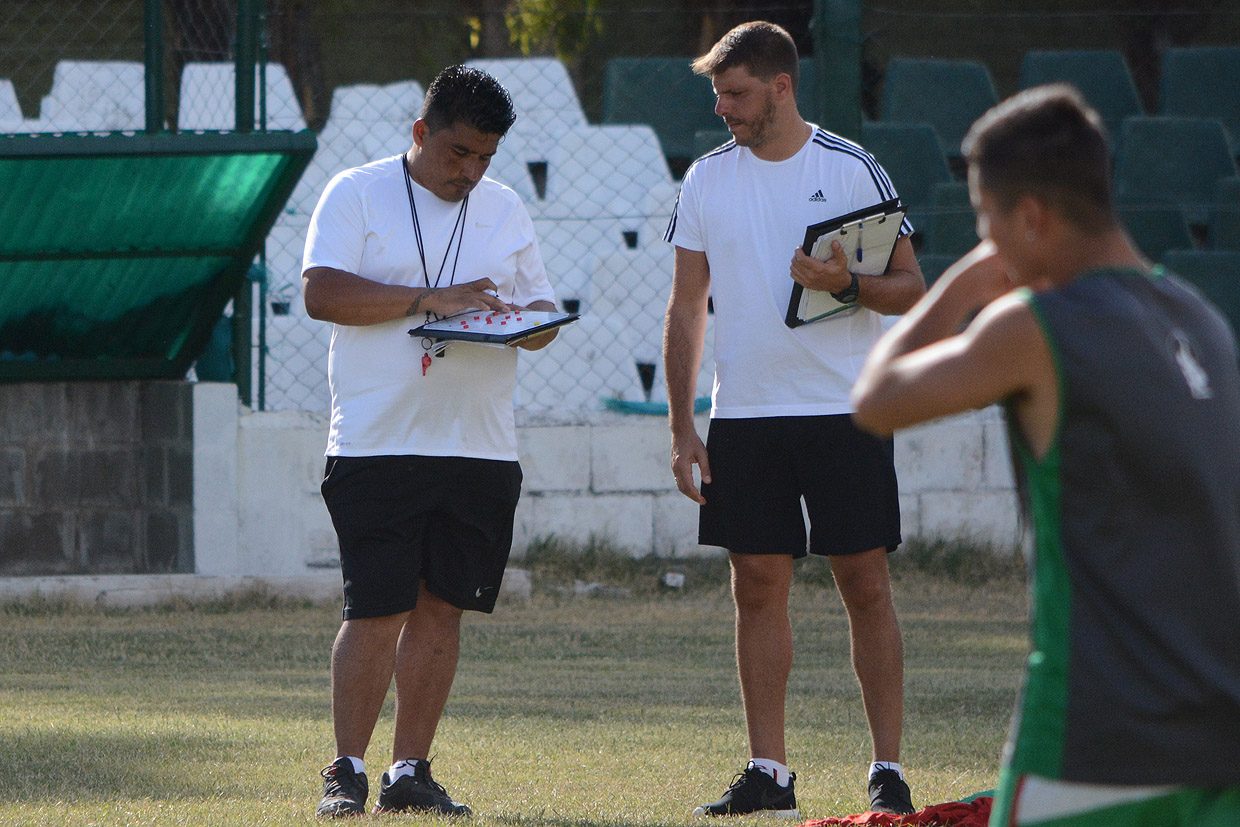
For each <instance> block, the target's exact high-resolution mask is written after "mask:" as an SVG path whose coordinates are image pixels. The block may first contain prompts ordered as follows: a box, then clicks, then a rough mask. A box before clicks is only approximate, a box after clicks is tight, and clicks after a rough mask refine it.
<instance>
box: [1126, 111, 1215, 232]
mask: <svg viewBox="0 0 1240 827" xmlns="http://www.w3.org/2000/svg"><path fill="white" fill-rule="evenodd" d="M1235 174H1236V162H1235V159H1233V158H1232V156H1231V151H1230V150H1229V149H1228V146H1227V134H1226V133H1225V132H1224V131H1223V127H1222V124H1220V123H1219V122H1218V121H1216V120H1209V119H1206V118H1169V117H1161V116H1155V117H1137V118H1127V119H1126V120H1125V121H1124V125H1123V127H1122V128H1121V130H1120V139H1119V146H1118V148H1117V150H1116V155H1115V194H1116V196H1117V198H1118V199H1119V201H1120V202H1121V203H1125V202H1126V203H1141V202H1147V203H1157V202H1160V201H1170V202H1171V203H1173V204H1175V205H1176V206H1178V207H1179V208H1180V209H1181V210H1183V212H1184V217H1185V218H1187V219H1188V223H1189V224H1190V225H1202V226H1204V225H1205V224H1206V223H1207V222H1208V221H1209V214H1210V204H1211V203H1213V201H1214V184H1215V182H1216V181H1218V179H1219V178H1224V177H1231V176H1234V175H1235Z"/></svg>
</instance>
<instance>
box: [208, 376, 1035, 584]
mask: <svg viewBox="0 0 1240 827" xmlns="http://www.w3.org/2000/svg"><path fill="white" fill-rule="evenodd" d="M193 412H194V416H193V423H194V508H195V520H194V545H195V548H196V549H197V555H196V559H197V565H196V571H197V572H198V573H199V574H207V575H214V576H221V577H236V576H261V577H272V578H279V577H297V576H306V575H313V576H321V575H323V574H327V573H329V572H330V571H331V570H332V569H333V568H334V567H335V565H336V562H335V560H336V541H335V534H334V532H333V530H332V526H331V521H330V519H329V518H328V515H327V510H326V508H325V507H324V506H323V502H322V499H321V498H320V496H319V491H318V485H319V480H320V479H321V477H322V472H323V448H324V445H325V444H326V436H327V418H326V416H320V415H315V414H308V413H295V412H280V413H257V414H256V413H250V412H248V411H246V412H243V411H242V409H241V408H239V406H238V404H237V401H236V393H235V389H234V388H233V387H232V386H231V385H217V384H211V383H199V384H198V385H196V386H195V387H194V404H193ZM706 424H707V420H706V417H705V415H702V416H701V417H699V422H698V425H699V430H700V431H701V432H702V433H705V430H706ZM518 437H519V440H520V450H521V457H522V461H521V462H522V467H523V469H524V471H525V484H524V487H523V493H522V498H521V503H520V505H519V506H518V509H517V519H516V532H515V540H514V557H516V558H517V559H519V558H520V557H521V555H522V554H523V552H524V550H525V547H526V546H527V545H528V544H529V542H530V541H531V540H533V539H535V538H537V537H540V536H546V535H549V534H555V535H557V536H560V537H564V538H569V539H574V540H587V539H589V538H590V536H591V535H597V536H600V537H605V538H607V539H608V540H609V541H611V542H612V543H614V544H615V545H618V546H620V547H623V548H627V549H629V550H630V551H631V552H632V553H633V554H635V555H646V554H657V555H661V556H676V555H691V554H701V553H717V551H718V550H717V549H711V548H706V547H702V546H698V545H697V543H696V540H695V536H696V531H697V507H696V506H695V505H694V504H693V503H691V502H690V501H689V500H687V499H685V498H684V497H683V496H682V495H681V494H680V493H679V492H678V491H676V488H675V485H674V484H673V482H672V478H671V472H670V470H669V467H668V433H667V425H666V422H665V420H664V419H663V418H662V417H637V416H624V415H620V414H613V413H606V412H599V413H597V414H591V415H589V416H586V417H583V418H581V419H579V420H575V421H571V422H560V421H548V420H545V419H532V418H531V419H527V420H525V421H519V425H518ZM896 463H897V471H898V473H899V476H900V487H901V495H900V503H901V511H902V515H903V520H904V535H905V537H906V538H909V537H917V536H921V537H935V536H941V537H948V538H956V537H968V538H971V539H975V540H979V541H983V542H991V543H995V544H998V545H1001V546H1007V545H1015V544H1017V543H1018V541H1019V537H1020V525H1019V520H1018V516H1017V506H1016V498H1015V495H1014V493H1013V485H1012V477H1011V472H1010V470H1009V466H1008V454H1007V441H1006V437H1005V434H1004V430H1003V425H1002V422H1001V420H1000V417H999V415H998V413H997V411H996V410H995V409H988V410H985V411H980V412H976V413H971V414H968V415H964V416H960V417H954V418H951V419H947V420H943V421H940V422H936V423H932V424H928V425H925V426H922V427H919V428H916V429H912V430H910V431H908V432H906V433H902V434H900V435H899V436H898V437H897V439H896Z"/></svg>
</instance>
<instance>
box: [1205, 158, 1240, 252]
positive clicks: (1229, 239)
mask: <svg viewBox="0 0 1240 827" xmlns="http://www.w3.org/2000/svg"><path fill="white" fill-rule="evenodd" d="M1210 246H1211V247H1212V248H1213V249H1215V250H1240V177H1236V176H1232V177H1230V178H1220V179H1218V182H1217V183H1216V184H1215V185H1214V205H1213V206H1212V207H1211V209H1210Z"/></svg>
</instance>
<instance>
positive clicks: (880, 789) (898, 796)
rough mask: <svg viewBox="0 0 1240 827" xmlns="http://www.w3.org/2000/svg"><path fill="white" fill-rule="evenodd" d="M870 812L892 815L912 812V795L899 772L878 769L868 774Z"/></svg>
mask: <svg viewBox="0 0 1240 827" xmlns="http://www.w3.org/2000/svg"><path fill="white" fill-rule="evenodd" d="M870 812H873V813H891V814H893V815H907V814H909V813H911V812H913V796H912V793H910V792H909V789H908V784H905V783H904V779H903V778H901V777H900V773H898V772H896V771H895V770H879V771H878V772H876V773H874V774H873V775H871V776H870Z"/></svg>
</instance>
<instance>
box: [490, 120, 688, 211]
mask: <svg viewBox="0 0 1240 827" xmlns="http://www.w3.org/2000/svg"><path fill="white" fill-rule="evenodd" d="M531 165H533V167H532V166H531ZM535 169H540V170H541V172H540V173H539V177H540V179H541V180H543V181H544V182H545V183H544V184H543V185H542V186H541V187H535V181H534V178H533V170H535ZM488 174H490V175H491V177H493V178H495V179H496V180H499V181H502V182H503V183H505V184H508V185H509V186H511V187H513V189H515V190H516V191H517V192H518V193H519V194H521V195H522V197H524V198H526V206H527V207H528V209H529V211H530V215H531V216H533V217H535V218H563V219H595V218H619V217H635V216H638V217H646V216H650V215H655V214H665V215H670V214H671V208H672V204H673V203H674V202H675V200H676V184H675V181H673V180H672V176H671V172H670V171H669V169H668V166H667V161H666V159H665V158H664V157H663V153H662V150H661V149H660V147H659V140H658V138H657V137H656V136H655V134H654V130H653V129H651V127H649V126H644V125H629V126H619V125H614V126H586V127H580V128H577V129H572V130H569V131H566V132H564V133H563V134H561V135H560V136H559V137H558V139H557V140H556V141H555V142H554V143H552V144H551V145H549V146H545V147H544V146H542V142H538V141H531V140H529V136H528V135H525V134H523V133H522V132H520V131H516V130H514V132H510V133H509V135H508V137H507V138H505V139H504V141H503V142H502V143H501V144H500V148H499V151H498V152H497V153H496V157H495V161H493V162H492V170H491V171H490V172H489V173H488Z"/></svg>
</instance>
